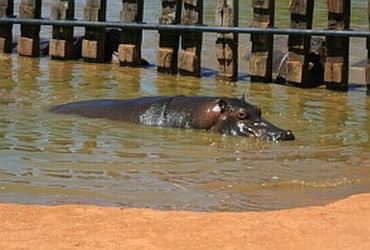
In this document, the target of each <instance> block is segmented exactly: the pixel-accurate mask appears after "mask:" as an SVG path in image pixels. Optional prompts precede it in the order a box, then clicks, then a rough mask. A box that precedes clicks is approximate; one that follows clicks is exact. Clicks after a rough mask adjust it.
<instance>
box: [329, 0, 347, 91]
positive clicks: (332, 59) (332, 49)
mask: <svg viewBox="0 0 370 250" xmlns="http://www.w3.org/2000/svg"><path fill="white" fill-rule="evenodd" d="M327 6H328V12H329V13H328V29H330V30H345V29H349V27H350V16H351V1H350V0H328V1H327ZM326 49H327V57H326V61H325V73H324V81H325V83H326V88H327V89H331V90H340V91H347V90H348V70H349V68H348V59H349V38H348V37H333V36H327V37H326Z"/></svg>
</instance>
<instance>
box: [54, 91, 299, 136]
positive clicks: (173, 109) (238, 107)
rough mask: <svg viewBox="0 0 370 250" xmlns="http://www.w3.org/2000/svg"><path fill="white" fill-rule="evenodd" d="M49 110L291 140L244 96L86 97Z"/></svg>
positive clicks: (220, 132)
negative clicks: (94, 98) (119, 98)
mask: <svg viewBox="0 0 370 250" xmlns="http://www.w3.org/2000/svg"><path fill="white" fill-rule="evenodd" d="M50 111H51V112H53V113H57V114H75V115H80V116H83V117H88V118H108V119H111V120H118V121H125V122H133V123H138V124H142V125H148V126H157V127H173V128H180V129H202V130H206V131H210V132H214V133H219V134H224V135H235V136H237V135H238V136H246V137H252V138H261V139H266V140H270V141H279V140H294V135H293V133H292V132H291V131H290V130H284V129H281V128H278V127H276V126H274V125H273V124H271V123H270V122H268V121H267V120H265V119H264V118H262V117H261V110H260V109H259V108H258V107H256V106H254V105H252V104H249V103H248V102H246V101H245V100H244V98H240V99H239V98H228V97H207V96H155V97H141V98H136V99H128V100H112V99H102V100H87V101H78V102H72V103H67V104H61V105H58V106H54V107H52V108H51V109H50Z"/></svg>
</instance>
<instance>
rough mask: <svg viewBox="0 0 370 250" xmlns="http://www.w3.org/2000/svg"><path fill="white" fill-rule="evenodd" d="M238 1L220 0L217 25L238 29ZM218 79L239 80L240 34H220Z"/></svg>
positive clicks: (217, 52)
mask: <svg viewBox="0 0 370 250" xmlns="http://www.w3.org/2000/svg"><path fill="white" fill-rule="evenodd" d="M238 2H239V1H238V0H218V1H217V5H216V25H218V26H224V27H237V26H238V23H239V22H238V18H239V8H238V7H239V6H238ZM216 57H217V68H218V70H217V75H216V79H219V80H223V81H229V82H235V81H236V80H237V78H238V34H237V33H229V34H224V33H222V34H219V35H218V38H217V40H216Z"/></svg>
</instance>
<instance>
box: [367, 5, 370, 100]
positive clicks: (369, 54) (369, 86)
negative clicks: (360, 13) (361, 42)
mask: <svg viewBox="0 0 370 250" xmlns="http://www.w3.org/2000/svg"><path fill="white" fill-rule="evenodd" d="M367 11H368V19H369V30H370V0H369V1H368V7H367ZM366 83H367V94H368V95H370V38H367V66H366Z"/></svg>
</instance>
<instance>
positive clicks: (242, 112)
mask: <svg viewBox="0 0 370 250" xmlns="http://www.w3.org/2000/svg"><path fill="white" fill-rule="evenodd" d="M236 116H237V117H238V119H239V120H244V119H246V118H247V116H248V115H247V112H246V111H245V109H239V110H238V112H237V113H236Z"/></svg>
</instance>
